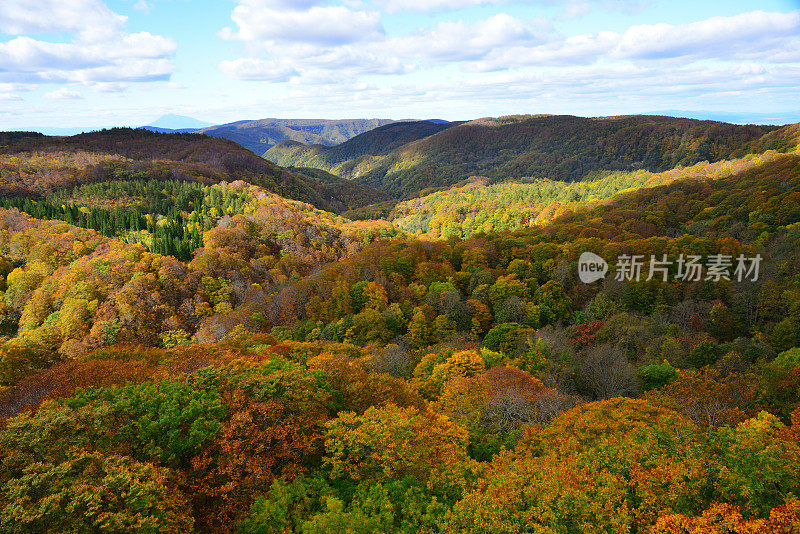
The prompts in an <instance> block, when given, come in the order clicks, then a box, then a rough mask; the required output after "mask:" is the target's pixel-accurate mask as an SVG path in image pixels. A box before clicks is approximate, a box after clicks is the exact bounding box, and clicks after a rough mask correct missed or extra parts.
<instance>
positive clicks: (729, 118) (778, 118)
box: [646, 109, 800, 125]
mask: <svg viewBox="0 0 800 534" xmlns="http://www.w3.org/2000/svg"><path fill="white" fill-rule="evenodd" d="M646 114H647V115H666V116H669V117H684V118H687V119H698V120H704V121H719V122H729V123H731V124H772V125H784V124H794V123H797V122H800V111H778V112H770V113H752V112H737V111H702V110H694V111H688V110H680V109H666V110H659V111H652V112H647V113H646Z"/></svg>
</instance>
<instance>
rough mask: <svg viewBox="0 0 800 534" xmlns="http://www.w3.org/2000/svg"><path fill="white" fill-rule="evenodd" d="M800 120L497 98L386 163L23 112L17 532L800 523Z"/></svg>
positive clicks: (16, 208) (1, 230)
mask: <svg viewBox="0 0 800 534" xmlns="http://www.w3.org/2000/svg"><path fill="white" fill-rule="evenodd" d="M548 121H550V122H548ZM548 124H550V126H547V125H548ZM553 124H557V125H558V128H555V127H553ZM429 127H430V128H433V127H432V126H428V125H419V124H417V125H415V128H419V129H425V128H429ZM396 128H399V130H393V129H392V128H387V129H386V130H385V131H384V132H383V133H380V136H383V137H381V139H383V141H381V142H382V143H383V142H385V143H388V144H391V143H392V142H394V141H393V139H394V140H396V139H400V138H402V137H403V136H404V135H406V134H405V133H403V134H402V135H399V136H398V135H397V132H398V131H405V130H404V128H405V126H401V125H397V126H396ZM548 128H549V130H548ZM418 131H419V130H418ZM498 131H499V132H505V133H504V134H503V135H504V136H505V138H506V139H509V141H508V143H509V144H508V145H503V146H507V149H504V150H507V152H502V151H501V152H502V154H501V152H498V151H497V148H498V146H501V144H502V143H499V141H497V139H499V137H496V132H498ZM545 131H546V132H547V134H546V135H545V134H544V133H543V132H545ZM459 132H461V134H459ZM509 132H517V134H518V135H519V136H520V137H519V138H515V137H514V136H513V135H511V134H510V133H509ZM797 133H798V126H797V125H794V126H789V127H785V128H782V129H771V128H762V127H755V126H751V127H737V126H732V125H721V124H719V123H708V122H698V121H677V122H675V120H674V119H670V120H667V119H664V118H653V117H645V118H632V117H627V118H617V119H603V120H594V119H580V120H578V119H576V118H571V117H567V118H565V117H529V118H523V119H520V118H514V119H508V120H498V121H495V120H492V121H488V122H487V121H484V122H473V123H466V124H463V125H456V126H450V127H447V128H446V129H444V130H442V131H439V132H438V133H434V134H432V135H428V136H427V137H424V138H421V139H419V140H417V141H412V142H411V143H406V144H404V145H402V146H401V147H400V148H394V149H391V150H388V151H386V152H384V154H385V155H383V156H380V155H379V156H370V157H375V158H377V159H380V158H394V157H395V156H396V155H397V154H399V153H401V152H402V153H404V154H405V153H406V152H403V151H405V150H411V148H413V147H423V146H424V147H441V148H442V152H441V153H440V152H435V153H433V152H431V153H430V155H429V156H426V157H433V155H435V157H436V158H439V159H438V163H437V164H436V166H434V163H431V162H430V161H432V160H424V159H420V160H419V161H417V163H413V164H411V163H410V161H411V160H407V163H409V166H408V167H407V168H406V170H407V171H408V174H402V173H401V174H394V175H392V176H396V177H398V180H399V181H398V182H396V183H395V182H392V184H395V185H390V186H389V188H388V189H386V190H379V189H378V188H377V187H376V188H375V189H368V188H365V187H361V188H359V185H358V184H359V182H357V181H356V182H350V181H344V180H343V178H342V177H337V176H334V175H331V174H329V173H327V172H326V171H324V170H321V169H319V168H317V169H313V168H302V167H297V168H292V169H289V170H286V169H281V168H279V167H277V166H275V165H273V164H270V163H268V162H263V163H258V162H257V161H256V160H257V158H256V157H255V156H254V155H253V154H252V153H251V152H249V151H247V150H244V149H241V148H237V147H236V146H235V145H234V144H233V143H229V142H227V141H220V140H215V139H211V138H207V137H202V136H183V135H176V136H172V135H170V136H164V135H159V134H154V133H137V132H133V131H129V130H119V131H110V132H100V133H98V134H87V135H86V136H77V137H73V138H66V139H52V138H44V137H35V136H30V137H27V136H24V135H18V134H10V135H8V136H6V137H1V136H0V139H3V140H4V141H3V143H2V144H5V145H6V146H5V148H3V149H2V151H0V152H1V155H0V157H2V162H3V163H2V173H3V174H2V184H3V187H4V189H3V190H2V198H0V206H2V207H1V208H0V336H1V337H0V416H2V424H0V445H2V447H0V531H2V532H25V533H34V532H36V533H38V532H109V531H111V532H131V533H133V532H137V533H138V532H147V533H160V532H174V533H184V532H200V533H234V532H235V533H242V534H250V533H253V534H255V533H263V532H297V533H328V532H362V533H415V534H418V533H429V534H433V533H448V534H455V533H473V532H483V533H496V534H501V533H503V534H504V533H508V532H514V533H516V532H548V533H559V534H561V533H564V534H573V533H574V534H577V533H590V534H601V533H627V534H634V533H637V534H640V533H649V534H690V533H699V532H702V533H710V534H731V533H734V532H736V533H770V534H793V533H795V532H798V531H800V499H798V496H800V304H799V303H800V147H799V146H798V143H800V138H798V136H797ZM462 134H463V136H462V137H458V136H459V135H462ZM517 134H515V135H517ZM442 136H444V137H442ZM450 136H452V137H450ZM537 136H538V137H537ZM25 137H27V138H25ZM23 138H25V139H23ZM531 138H534V139H538V140H536V141H535V142H534V141H531ZM193 139H195V140H193ZM373 139H377V137H373ZM457 139H461V140H460V141H458V142H456V140H457ZM512 139H516V140H515V141H514V142H513V143H512V142H511V140H512ZM523 139H524V141H523ZM545 139H546V140H545ZM197 140H199V141H197ZM198 143H199V144H198ZM459 143H460V145H459ZM481 143H486V151H485V152H483V153H482V152H480V151H478V152H477V153H476V157H475V158H473V159H472V160H470V161H466V162H464V161H461V160H458V159H453V160H452V161H450V160H448V161H449V163H448V164H447V165H445V164H444V163H445V160H446V159H447V158H458V157H462V156H463V155H464V154H466V153H468V152H469V151H471V150H473V149H475V147H476V146H477V145H479V144H481ZM504 143H505V141H504ZM514 143H517V144H514ZM525 143H527V144H525ZM522 144H524V146H526V147H528V148H526V150H525V151H523V152H520V153H519V154H517V156H514V155H513V153H514V151H515V150H517V148H514V147H519V146H521V145H522ZM342 146H344V145H342ZM352 146H361V147H363V151H364V154H370V152H369V151H376V150H380V147H379V143H378V144H376V145H374V146H372V145H371V143H370V142H369V137H366V138H362V139H360V140H358V142H357V143H356V144H354V145H352ZM458 146H460V148H458ZM548 146H550V147H551V149H547V148H546V147H548ZM448 147H449V148H448ZM359 150H362V149H359ZM537 151H538V152H537ZM459 154H461V156H459ZM648 154H650V156H648ZM479 156H480V157H479ZM254 158H255V159H254ZM500 162H504V163H500ZM551 163H552V164H553V165H552V166H551ZM517 168H519V169H524V170H530V169H539V171H537V172H527V171H526V173H525V174H521V175H520V176H519V177H518V176H517V175H516V174H514V172H511V170H513V169H517ZM397 169H400V167H397ZM422 169H430V173H432V174H431V175H433V173H434V170H435V171H436V176H438V178H436V180H434V181H433V182H431V181H429V180H427V179H426V180H424V184H425V187H428V186H431V185H435V184H439V185H448V184H451V183H456V184H458V185H457V186H456V187H454V188H449V189H445V190H443V191H439V192H436V193H433V194H430V195H426V196H424V197H421V198H417V199H409V200H406V201H404V202H401V203H399V204H398V205H397V206H396V207H394V209H393V211H392V214H391V216H389V217H388V219H375V220H365V221H354V220H351V219H348V218H345V217H343V216H341V215H336V214H334V213H331V212H329V211H323V210H322V209H319V206H320V205H322V206H324V204H323V201H325V202H329V203H330V202H333V201H334V200H337V199H339V201H340V202H342V204H345V203H346V201H347V202H350V203H351V205H358V206H360V208H359V210H360V212H361V213H367V212H372V213H373V215H377V214H380V213H382V212H385V211H387V210H389V209H391V206H392V205H393V203H394V200H391V198H392V197H395V198H396V195H398V194H400V193H401V192H402V191H404V190H405V188H408V191H412V190H415V189H414V188H415V187H417V186H416V185H415V184H417V182H415V181H414V180H417V178H415V177H421V176H423V174H415V173H418V172H419V173H422V172H423V170H422ZM467 169H483V170H489V171H491V172H485V173H483V174H485V175H486V176H484V177H471V176H472V175H473V174H475V173H474V172H471V171H468V170H467ZM500 169H506V171H508V173H507V174H501V171H500ZM506 171H503V172H506ZM540 171H541V172H540ZM370 172H372V171H370ZM399 172H400V171H399V170H398V173H399ZM402 172H406V171H405V170H404V171H402ZM424 172H428V171H424ZM462 172H464V173H467V172H468V173H469V174H467V176H465V177H464V178H467V179H468V180H467V181H462V180H463V178H459V180H457V181H456V178H457V177H460V176H462ZM520 172H522V171H520ZM115 173H117V174H115ZM492 173H496V174H492ZM548 173H550V174H548ZM368 175H369V176H373V175H371V174H369V173H368ZM374 176H377V175H374ZM387 176H388V175H387ZM426 176H427V175H426ZM400 177H403V178H402V179H401V178H400ZM520 177H522V178H528V179H529V180H527V181H525V182H522V181H520V180H519V179H517V180H512V178H520ZM406 178H407V179H408V181H406ZM573 178H583V180H580V181H578V180H572V179H573ZM420 179H421V178H420ZM565 179H566V180H567V181H561V180H565ZM382 180H383V179H381V180H377V179H376V180H375V181H374V184H375V185H376V186H384V185H386V184H387V183H389V182H387V181H382ZM392 180H394V178H392ZM451 180H453V181H452V182H451ZM570 180H571V181H570ZM370 183H373V182H372V181H370ZM303 184H304V185H305V186H307V187H308V189H302V186H303ZM419 184H420V185H422V184H423V181H420V182H419ZM294 185H297V186H298V187H301V189H299V191H309V193H308V194H312V193H313V194H316V195H318V196H317V197H315V198H320V199H321V200H320V201H319V204H317V203H315V205H316V206H317V207H315V206H312V205H311V204H309V203H305V202H301V201H300V200H292V199H287V198H284V196H279V195H280V194H281V192H282V190H281V189H280V188H281V187H286V188H289V187H291V186H294ZM323 186H326V187H329V188H330V191H331V194H333V193H336V194H337V195H338V196H336V197H333V200H331V199H327V198H326V197H325V196H324V195H323V194H322V193H321V191H324V189H322V187H323ZM297 197H299V198H303V197H302V195H300V194H298V195H297ZM349 197H352V198H349ZM370 199H374V200H372V202H376V201H378V202H380V203H379V204H369V205H366V204H367V203H368V202H369V201H370ZM20 210H22V211H20ZM359 210H355V211H354V212H353V213H358V212H359ZM347 213H351V212H347ZM586 253H592V254H593V255H595V256H590V257H591V258H599V259H600V261H603V262H607V272H604V273H603V272H601V273H600V275H599V277H597V278H596V279H593V280H594V281H585V279H584V277H583V275H584V274H586V271H583V270H581V269H583V267H582V265H585V264H586V263H585V262H586V260H585V258H586ZM593 261H598V260H597V259H595V260H593ZM593 265H596V264H593ZM595 272H597V271H595Z"/></svg>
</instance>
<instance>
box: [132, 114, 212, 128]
mask: <svg viewBox="0 0 800 534" xmlns="http://www.w3.org/2000/svg"><path fill="white" fill-rule="evenodd" d="M208 126H213V124H212V123H210V122H204V121H200V120H197V119H194V118H192V117H185V116H183V115H175V114H173V113H169V114H167V115H163V116H161V117H159V118H158V119H156V120H154V121H153V122H151V123H150V124H147V125H145V126H144V127H145V128H147V129H148V130H149V129H153V128H159V129H160V130H155V131H161V130H172V131H174V130H192V131H194V130H199V129H201V128H206V127H208Z"/></svg>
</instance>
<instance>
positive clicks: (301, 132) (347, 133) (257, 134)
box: [198, 119, 394, 155]
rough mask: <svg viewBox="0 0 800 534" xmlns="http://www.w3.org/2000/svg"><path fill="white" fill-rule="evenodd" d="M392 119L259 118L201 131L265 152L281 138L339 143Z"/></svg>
mask: <svg viewBox="0 0 800 534" xmlns="http://www.w3.org/2000/svg"><path fill="white" fill-rule="evenodd" d="M390 122H394V121H392V120H391V119H344V120H328V119H319V120H317V119H259V120H241V121H236V122H232V123H229V124H219V125H216V126H211V127H208V128H203V129H201V130H198V133H203V134H206V135H210V136H213V137H223V138H225V139H230V140H232V141H235V142H237V143H239V144H240V145H242V146H243V147H245V148H247V149H248V150H251V151H252V152H254V153H256V154H258V155H262V154H264V153H265V152H266V151H267V150H269V149H270V148H272V147H273V146H274V145H276V144H278V143H280V142H281V141H286V140H291V141H298V142H302V143H305V144H321V145H336V144H339V143H343V142H345V141H347V140H348V139H350V138H352V137H355V136H356V135H358V134H361V133H364V132H366V131H369V130H372V129H373V128H377V127H379V126H383V125H384V124H388V123H390Z"/></svg>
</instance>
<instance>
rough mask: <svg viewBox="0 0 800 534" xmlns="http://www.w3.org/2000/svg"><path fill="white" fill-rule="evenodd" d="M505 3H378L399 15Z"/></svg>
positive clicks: (411, 0) (467, 0)
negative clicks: (406, 12) (403, 12)
mask: <svg viewBox="0 0 800 534" xmlns="http://www.w3.org/2000/svg"><path fill="white" fill-rule="evenodd" d="M505 1H507V0H377V1H376V3H377V4H378V5H379V6H380V7H381V8H382V9H383V10H384V11H386V12H388V13H399V12H402V11H441V10H451V9H462V8H465V7H470V6H477V5H483V4H500V3H503V2H505Z"/></svg>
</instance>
